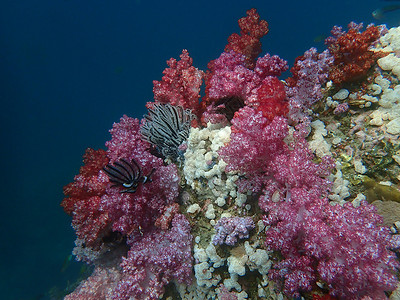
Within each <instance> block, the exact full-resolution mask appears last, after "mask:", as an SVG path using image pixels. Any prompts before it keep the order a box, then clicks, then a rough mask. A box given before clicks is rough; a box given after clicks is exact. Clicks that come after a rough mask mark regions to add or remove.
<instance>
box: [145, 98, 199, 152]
mask: <svg viewBox="0 0 400 300" xmlns="http://www.w3.org/2000/svg"><path fill="white" fill-rule="evenodd" d="M194 118H195V116H194V115H193V114H192V112H191V110H189V109H184V108H183V107H181V106H173V105H171V104H169V103H168V104H158V103H157V104H154V108H153V109H149V114H148V115H146V116H145V123H144V124H143V126H142V128H141V129H140V134H141V135H142V137H143V138H144V139H145V140H146V141H148V142H149V143H151V144H152V145H153V146H155V148H156V150H157V151H158V152H159V153H160V154H162V155H163V156H164V157H169V158H171V159H174V160H176V159H178V158H179V157H180V152H179V146H180V145H181V144H182V143H183V142H184V141H185V140H186V139H187V138H188V136H189V129H190V126H191V122H192V120H193V119H194Z"/></svg>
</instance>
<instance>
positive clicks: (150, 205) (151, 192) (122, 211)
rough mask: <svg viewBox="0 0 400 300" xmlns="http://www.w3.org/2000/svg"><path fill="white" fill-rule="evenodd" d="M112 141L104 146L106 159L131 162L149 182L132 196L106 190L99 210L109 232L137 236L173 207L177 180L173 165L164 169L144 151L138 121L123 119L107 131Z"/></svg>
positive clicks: (160, 160)
mask: <svg viewBox="0 0 400 300" xmlns="http://www.w3.org/2000/svg"><path fill="white" fill-rule="evenodd" d="M110 132H111V134H112V139H111V140H110V141H108V142H107V143H106V146H107V147H108V152H107V154H108V156H109V157H110V158H111V161H112V162H114V161H116V160H118V159H121V158H125V159H127V160H128V161H130V160H132V159H134V160H135V161H136V162H137V163H138V165H139V166H140V167H141V169H142V172H143V175H147V174H150V173H151V172H152V170H153V169H154V172H153V173H152V175H151V178H150V179H151V181H150V182H147V183H146V184H141V185H140V186H139V188H138V189H137V191H136V192H135V193H122V194H121V193H120V190H119V189H117V188H115V187H108V189H107V193H106V194H105V195H104V196H103V197H102V205H101V209H102V210H104V211H107V212H108V213H109V217H110V219H111V220H112V223H113V225H112V228H113V230H116V231H119V232H121V233H123V234H128V235H129V234H131V233H139V232H140V231H142V232H143V231H145V230H148V229H150V228H152V227H153V226H154V223H155V221H156V219H157V217H159V216H160V215H161V213H162V212H163V210H164V207H166V206H167V205H169V204H171V203H173V202H174V201H175V199H176V198H177V196H178V193H179V180H180V179H179V176H178V171H177V168H176V165H174V164H170V165H167V166H165V165H164V162H163V160H162V159H161V158H158V157H155V156H154V155H152V154H150V153H149V151H148V150H147V149H148V147H149V145H148V144H147V142H145V141H143V140H142V139H141V137H140V123H139V120H138V119H133V118H129V117H127V116H123V117H122V118H121V120H120V122H119V123H115V124H114V126H113V128H112V129H111V130H110Z"/></svg>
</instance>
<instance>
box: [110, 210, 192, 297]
mask: <svg viewBox="0 0 400 300" xmlns="http://www.w3.org/2000/svg"><path fill="white" fill-rule="evenodd" d="M191 245H192V235H191V234H190V224H189V221H188V220H186V218H185V216H183V215H181V214H177V215H175V217H174V219H173V220H172V228H171V229H170V230H168V231H155V232H153V233H151V234H149V235H146V236H144V237H143V238H141V239H140V240H138V241H135V242H134V243H132V245H131V249H130V250H129V252H128V256H127V258H124V259H123V261H122V264H121V266H122V269H123V272H122V277H121V280H120V281H119V284H118V287H117V288H116V291H115V294H114V295H113V298H112V299H118V300H122V299H130V297H138V299H142V298H144V299H159V297H160V296H161V295H162V294H163V292H164V286H165V285H166V284H168V283H169V282H170V281H171V280H173V279H175V280H177V281H178V282H179V283H185V284H188V285H189V284H190V283H191V281H192V277H191V276H192V251H191ZM135 299H136V298H135Z"/></svg>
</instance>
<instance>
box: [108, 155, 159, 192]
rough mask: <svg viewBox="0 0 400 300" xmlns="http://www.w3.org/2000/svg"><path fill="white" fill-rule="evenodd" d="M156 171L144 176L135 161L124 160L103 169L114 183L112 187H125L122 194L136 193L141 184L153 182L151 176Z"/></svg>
mask: <svg viewBox="0 0 400 300" xmlns="http://www.w3.org/2000/svg"><path fill="white" fill-rule="evenodd" d="M154 170H155V169H152V170H151V172H150V173H149V174H148V175H147V176H143V175H142V170H141V168H140V166H139V165H138V164H137V162H136V161H135V160H134V159H132V160H131V162H128V161H127V160H126V159H124V158H121V159H120V160H119V161H116V162H114V165H111V164H108V165H106V166H105V167H103V171H104V172H106V173H107V175H108V177H109V178H110V181H111V182H112V183H114V184H113V185H112V187H118V186H122V187H123V190H122V191H121V193H134V192H136V189H137V188H138V186H139V184H140V183H143V184H145V183H146V182H148V181H151V178H150V176H151V174H153V172H154Z"/></svg>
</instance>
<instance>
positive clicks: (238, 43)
mask: <svg viewBox="0 0 400 300" xmlns="http://www.w3.org/2000/svg"><path fill="white" fill-rule="evenodd" d="M246 13H247V16H246V17H243V18H241V19H239V21H238V23H239V27H240V35H239V34H237V33H233V34H231V36H230V37H229V38H228V42H229V43H228V45H226V47H225V52H229V51H231V50H233V51H235V52H237V53H241V54H243V55H244V56H245V57H246V64H247V66H248V67H249V68H253V67H254V66H255V59H256V58H257V56H258V55H259V54H260V53H261V42H260V39H261V38H262V37H263V36H264V35H266V34H267V33H268V23H267V21H265V20H260V16H259V14H258V13H257V10H256V9H255V8H252V9H250V10H248V11H247V12H246Z"/></svg>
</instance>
